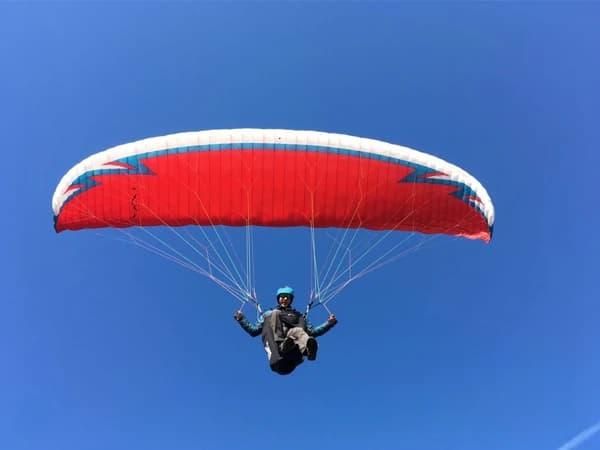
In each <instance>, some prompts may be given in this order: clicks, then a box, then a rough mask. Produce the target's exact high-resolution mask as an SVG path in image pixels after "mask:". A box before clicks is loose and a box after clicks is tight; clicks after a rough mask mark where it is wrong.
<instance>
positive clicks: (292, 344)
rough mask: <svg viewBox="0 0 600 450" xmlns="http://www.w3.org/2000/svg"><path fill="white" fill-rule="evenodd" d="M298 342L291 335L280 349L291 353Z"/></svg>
mask: <svg viewBox="0 0 600 450" xmlns="http://www.w3.org/2000/svg"><path fill="white" fill-rule="evenodd" d="M295 345H296V342H295V341H294V340H293V339H292V338H289V337H286V338H285V339H284V340H283V342H282V343H281V346H280V347H279V351H280V352H281V353H289V352H290V351H292V349H293V348H294V347H295Z"/></svg>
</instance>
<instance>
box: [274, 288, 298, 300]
mask: <svg viewBox="0 0 600 450" xmlns="http://www.w3.org/2000/svg"><path fill="white" fill-rule="evenodd" d="M281 294H288V295H291V296H292V299H293V298H294V290H293V289H292V288H291V287H289V286H284V287H281V288H279V289H277V298H279V296H280V295H281Z"/></svg>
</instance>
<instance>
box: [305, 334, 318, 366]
mask: <svg viewBox="0 0 600 450" xmlns="http://www.w3.org/2000/svg"><path fill="white" fill-rule="evenodd" d="M318 348H319V346H318V344H317V340H316V339H315V338H308V341H306V357H307V358H308V360H309V361H314V360H315V359H317V349H318Z"/></svg>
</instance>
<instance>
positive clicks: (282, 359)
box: [262, 312, 304, 375]
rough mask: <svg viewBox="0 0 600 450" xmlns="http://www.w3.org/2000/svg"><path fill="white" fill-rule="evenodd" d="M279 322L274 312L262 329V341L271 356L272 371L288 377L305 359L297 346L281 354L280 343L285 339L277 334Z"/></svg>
mask: <svg viewBox="0 0 600 450" xmlns="http://www.w3.org/2000/svg"><path fill="white" fill-rule="evenodd" d="M278 320H279V318H278V314H276V312H273V314H271V316H269V318H268V319H267V320H266V321H265V323H264V325H263V327H262V340H263V344H264V345H265V351H266V352H267V355H268V356H269V366H270V367H271V370H272V371H273V372H277V373H278V374H280V375H287V374H290V373H292V372H293V370H294V369H295V368H296V366H298V365H299V364H300V363H302V361H303V360H304V359H303V357H302V353H301V352H300V349H299V348H298V346H297V345H295V346H294V347H293V348H292V350H290V351H289V352H286V353H285V354H282V353H281V352H280V350H279V343H280V342H281V341H282V340H283V339H282V338H281V337H280V336H277V335H276V333H275V332H276V330H277V328H278V323H277V322H278Z"/></svg>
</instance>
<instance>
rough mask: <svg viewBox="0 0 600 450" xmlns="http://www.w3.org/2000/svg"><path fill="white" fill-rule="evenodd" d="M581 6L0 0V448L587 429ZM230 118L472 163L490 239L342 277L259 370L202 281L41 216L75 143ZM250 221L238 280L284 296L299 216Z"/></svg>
mask: <svg viewBox="0 0 600 450" xmlns="http://www.w3.org/2000/svg"><path fill="white" fill-rule="evenodd" d="M598 17H600V5H598V4H592V3H574V4H570V3H569V4H567V3H538V2H529V3H522V4H517V3H500V2H496V3H475V2H464V3H452V4H446V3H424V4H422V5H421V4H417V3H392V2H386V3H360V2H352V3H342V2H332V3H316V2H298V3H287V2H286V3H281V4H275V3H268V2H253V3H234V2H232V3H224V4H221V3H216V2H215V3H193V2H182V3H176V4H172V5H170V4H166V3H141V2H128V3H117V2H107V3H87V4H83V3H82V4H78V3H74V2H67V3H2V4H1V5H0V58H1V60H2V61H3V64H2V70H0V86H1V88H0V89H1V93H2V95H1V97H2V102H1V105H2V106H1V107H0V114H1V115H2V117H1V119H2V120H0V130H1V131H2V137H3V141H4V144H5V145H4V150H3V158H4V159H3V162H4V168H5V170H4V176H3V177H2V188H3V191H4V192H5V195H4V196H3V202H4V208H5V216H4V217H5V220H4V221H3V223H2V231H3V232H2V235H3V236H4V238H3V239H2V247H3V252H2V255H3V257H2V260H3V264H2V266H3V269H2V274H1V275H0V276H1V277H2V281H3V282H2V285H3V288H4V293H3V295H2V302H1V305H2V306H1V308H2V309H1V311H2V314H1V315H0V316H1V317H2V319H1V322H0V323H1V326H0V355H2V370H0V399H1V401H0V447H1V448H6V449H12V450H33V449H45V450H53V449H57V450H58V449H60V450H70V449H73V450H92V449H102V450H106V449H115V450H117V449H128V450H131V449H136V450H137V449H143V450H153V449H165V448H169V449H175V450H189V449H237V448H240V447H244V448H249V449H254V448H262V449H265V448H267V449H270V448H286V449H289V450H294V449H299V448H306V447H307V446H313V447H314V446H319V447H323V448H329V449H364V448H377V449H410V450H433V449H457V450H481V449H486V450H496V449H502V450H505V449H512V450H537V449H540V450H542V449H558V448H561V450H566V449H567V448H569V449H571V448H581V449H595V448H600V436H599V435H590V436H585V439H579V440H577V439H574V438H575V437H576V436H577V435H578V434H580V433H582V432H584V431H585V430H586V429H588V428H589V427H592V426H594V424H596V423H598V421H599V420H600V406H599V405H600V389H598V380H599V379H600V363H599V362H598V361H599V359H598V357H597V347H598V343H599V342H600V327H598V318H599V313H600V309H599V306H598V299H599V298H600V289H599V287H598V284H597V278H598V269H597V268H598V267H599V266H600V261H599V257H598V254H599V252H600V245H599V240H598V238H597V235H596V231H597V229H598V227H599V226H600V215H599V214H598V212H597V208H596V205H597V203H598V201H597V198H596V196H595V194H596V193H597V188H596V187H595V177H596V176H597V173H596V172H597V170H596V167H597V166H598V163H599V162H600V161H599V157H598V154H597V149H598V142H599V129H598V124H597V122H598V120H597V117H598V105H599V104H600V95H599V90H598V79H600V70H599V64H598V58H597V55H598V51H599V48H598V42H600V27H599V26H598ZM238 127H264V128H292V129H315V130H322V131H331V132H339V133H347V134H352V135H358V136H365V137H371V138H377V139H381V140H385V141H389V142H393V143H398V144H402V145H406V146H411V147H415V148H418V149H421V150H423V151H427V152H430V153H433V154H435V155H437V156H440V157H442V158H444V159H446V160H448V161H451V162H453V163H455V164H457V165H459V166H461V167H463V168H465V169H466V170H467V171H469V172H470V173H472V174H473V175H474V176H475V177H477V178H478V179H479V180H480V181H481V182H482V183H483V184H484V186H486V188H487V189H488V192H489V193H490V195H491V197H492V199H493V201H494V204H495V207H496V218H497V219H496V226H495V235H494V238H493V240H492V242H491V244H489V245H485V244H483V243H481V242H471V241H467V240H460V239H454V238H443V237H442V238H439V239H435V240H434V241H433V242H432V243H431V244H430V245H425V246H424V247H423V248H422V249H420V250H419V251H418V252H416V253H414V254H412V255H410V256H408V257H406V258H402V259H400V260H399V261H397V262H395V263H393V264H390V265H388V266H386V267H384V268H382V269H381V270H379V271H377V272H375V273H373V274H370V275H369V276H367V277H365V278H363V279H361V280H359V281H357V282H355V283H354V284H352V285H351V286H350V287H348V288H347V289H346V290H345V291H344V292H343V293H342V294H341V295H340V296H339V297H338V298H336V299H335V300H334V301H333V302H332V303H331V306H332V308H333V310H334V312H335V313H336V315H337V316H338V318H339V320H340V323H339V325H338V327H336V328H335V329H334V331H332V332H331V333H330V334H328V335H326V336H324V337H322V338H321V339H320V343H321V349H320V353H319V358H318V360H317V361H316V362H315V363H308V362H307V363H305V364H303V366H301V367H299V368H298V370H297V371H296V372H295V373H294V374H293V375H291V376H288V377H280V376H277V375H275V374H272V373H271V372H270V371H269V369H268V366H267V364H266V359H265V356H264V352H263V350H262V349H261V346H260V342H259V340H258V339H255V340H252V339H250V338H249V337H248V336H247V335H245V334H244V333H243V332H242V331H241V330H240V329H239V327H238V326H237V325H236V324H235V322H234V321H233V319H232V314H233V312H234V311H235V309H236V308H237V303H236V301H235V300H234V299H232V298H231V297H229V296H228V295H227V294H226V293H225V292H224V291H222V290H221V289H219V288H218V287H217V286H215V285H213V284H211V283H210V281H208V280H207V279H205V278H202V277H198V276H197V275H195V274H194V273H192V272H190V271H186V270H184V269H182V268H181V267H179V266H177V265H175V264H171V263H169V262H167V261H165V260H164V259H161V258H158V257H154V256H153V255H150V254H148V253H146V252H144V251H142V250H140V249H136V248H134V247H132V246H130V245H127V244H124V243H122V242H120V241H119V240H118V239H116V238H115V235H111V234H110V233H107V232H102V233H97V232H76V233H73V232H66V233H62V234H60V235H56V234H55V233H54V230H53V227H52V212H51V209H50V200H51V196H52V193H53V191H54V189H55V187H56V184H57V183H58V181H59V180H60V177H61V176H62V175H63V174H64V173H65V172H66V171H67V170H68V169H69V168H70V167H71V166H72V165H74V164H75V163H77V162H78V161H80V160H81V159H83V158H84V157H86V156H88V155H90V154H92V153H95V152H97V151H100V150H103V149H105V148H108V147H111V146H114V145H118V144H121V143H125V142H129V141H132V140H136V139H141V138H145V137H149V136H156V135H161V134H167V133H173V132H178V131H191V130H202V129H214V128H238ZM263 231H264V232H263ZM263 231H261V232H259V233H257V237H256V242H255V245H256V250H257V258H256V270H257V282H258V293H259V295H260V296H261V298H262V299H263V303H265V304H266V305H268V304H269V303H270V301H271V299H272V295H273V292H274V290H275V289H276V288H277V287H278V286H279V285H281V284H286V283H290V284H292V285H293V286H295V287H296V289H297V291H298V296H297V299H296V302H297V306H303V305H304V302H303V299H302V297H303V295H304V296H306V294H307V289H308V281H309V280H308V278H309V271H308V262H307V261H308V259H307V255H308V250H309V247H308V245H307V238H306V236H307V235H306V233H305V234H302V233H301V232H299V231H297V230H296V231H289V230H288V231H280V230H278V231H273V230H263ZM116 237H117V238H118V236H116ZM323 318H324V311H323V310H320V311H318V310H317V311H315V314H314V319H313V320H315V321H319V320H321V319H323ZM590 434H591V433H590Z"/></svg>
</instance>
